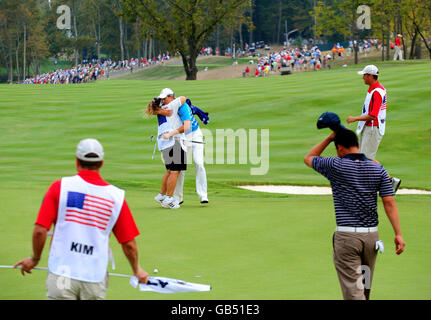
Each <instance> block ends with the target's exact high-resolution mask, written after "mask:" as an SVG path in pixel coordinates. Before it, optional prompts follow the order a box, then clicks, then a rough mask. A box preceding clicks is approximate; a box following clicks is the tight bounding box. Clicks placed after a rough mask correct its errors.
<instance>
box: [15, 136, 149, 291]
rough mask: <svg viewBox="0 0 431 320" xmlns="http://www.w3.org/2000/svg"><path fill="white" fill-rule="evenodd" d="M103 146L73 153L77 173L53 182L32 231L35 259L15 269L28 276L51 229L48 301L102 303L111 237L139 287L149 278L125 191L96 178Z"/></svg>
mask: <svg viewBox="0 0 431 320" xmlns="http://www.w3.org/2000/svg"><path fill="white" fill-rule="evenodd" d="M103 157H104V153H103V147H102V145H101V144H100V143H99V142H98V141H97V140H95V139H85V140H82V141H81V142H80V143H79V144H78V147H77V150H76V158H77V160H76V166H77V170H78V174H76V175H75V176H71V177H64V178H62V179H61V180H57V181H55V182H54V183H53V184H52V185H51V187H50V188H49V189H48V192H47V193H46V195H45V197H44V201H43V203H42V206H41V208H40V210H39V214H38V217H37V220H36V222H35V227H34V231H33V254H32V256H31V257H30V258H25V259H23V260H21V261H19V262H17V263H16V264H15V266H14V267H17V266H19V265H21V266H22V267H21V273H22V274H23V275H24V272H27V273H31V269H32V268H34V267H35V266H36V265H37V264H38V262H39V260H40V258H41V255H42V251H43V247H44V245H45V241H46V236H47V232H48V230H49V229H50V228H51V225H52V224H55V229H54V235H53V238H52V242H51V248H50V253H49V257H48V270H49V272H48V277H47V280H46V287H47V299H48V300H54V299H55V300H56V299H61V300H95V299H97V300H102V299H105V297H106V291H107V288H108V270H107V268H108V252H109V236H110V234H111V231H112V232H113V233H114V235H115V237H116V238H117V240H118V242H120V243H121V245H122V248H123V252H124V254H125V255H126V257H127V259H128V260H129V263H130V265H131V267H132V270H133V274H134V275H135V276H136V277H137V278H138V279H139V282H141V283H146V282H147V281H148V273H147V272H146V271H145V270H143V269H142V268H141V267H140V266H139V261H138V249H137V245H136V241H135V237H136V236H138V235H139V230H138V228H137V227H136V224H135V221H134V219H133V216H132V214H131V212H130V209H129V207H128V205H127V203H126V201H125V192H124V190H122V189H119V188H117V187H115V186H113V185H111V184H109V183H107V182H105V181H104V180H103V179H102V178H101V176H100V174H99V169H100V168H101V167H102V165H103Z"/></svg>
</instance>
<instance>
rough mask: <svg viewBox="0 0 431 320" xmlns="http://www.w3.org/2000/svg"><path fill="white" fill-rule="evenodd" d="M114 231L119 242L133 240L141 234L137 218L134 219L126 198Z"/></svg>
mask: <svg viewBox="0 0 431 320" xmlns="http://www.w3.org/2000/svg"><path fill="white" fill-rule="evenodd" d="M112 232H113V233H114V235H115V237H116V238H117V240H118V242H119V243H125V242H127V241H130V240H133V239H134V238H135V237H137V236H138V235H139V230H138V227H137V226H136V223H135V220H134V219H133V216H132V213H131V212H130V209H129V206H128V205H127V202H126V200H125V199H124V202H123V207H122V208H121V212H120V215H119V216H118V219H117V222H116V223H115V226H114V228H113V229H112Z"/></svg>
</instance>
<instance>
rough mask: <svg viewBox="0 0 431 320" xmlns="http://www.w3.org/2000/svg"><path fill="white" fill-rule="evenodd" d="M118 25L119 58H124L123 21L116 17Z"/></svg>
mask: <svg viewBox="0 0 431 320" xmlns="http://www.w3.org/2000/svg"><path fill="white" fill-rule="evenodd" d="M118 26H119V29H120V52H121V60H124V39H123V38H124V30H123V21H122V20H121V18H118Z"/></svg>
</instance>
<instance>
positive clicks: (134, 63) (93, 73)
mask: <svg viewBox="0 0 431 320" xmlns="http://www.w3.org/2000/svg"><path fill="white" fill-rule="evenodd" d="M169 59H170V56H169V53H163V54H159V55H158V56H157V57H154V58H152V59H147V58H139V59H138V58H131V59H128V60H118V61H113V60H111V59H106V60H104V61H103V62H97V60H94V59H93V60H91V61H89V60H83V61H82V62H83V63H82V64H79V65H77V66H76V67H71V68H64V69H58V70H55V71H52V72H47V73H43V74H38V75H36V76H34V77H33V76H30V77H28V78H26V79H25V80H24V81H23V82H22V84H69V83H86V82H89V81H94V80H98V79H100V78H102V77H106V78H109V77H110V75H111V74H112V73H116V72H118V71H123V70H129V71H130V72H133V70H136V69H139V68H146V67H149V66H151V65H154V64H160V63H164V62H165V61H167V60H169Z"/></svg>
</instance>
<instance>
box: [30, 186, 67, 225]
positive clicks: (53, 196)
mask: <svg viewBox="0 0 431 320" xmlns="http://www.w3.org/2000/svg"><path fill="white" fill-rule="evenodd" d="M60 188H61V180H57V181H55V182H53V183H52V184H51V186H50V187H49V189H48V191H47V192H46V194H45V197H44V198H43V201H42V205H41V206H40V209H39V214H38V215H37V219H36V222H35V224H39V225H41V226H43V227H45V228H47V229H48V230H49V229H51V225H52V224H53V223H54V224H55V222H56V221H57V214H58V202H59V199H60Z"/></svg>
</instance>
